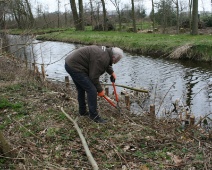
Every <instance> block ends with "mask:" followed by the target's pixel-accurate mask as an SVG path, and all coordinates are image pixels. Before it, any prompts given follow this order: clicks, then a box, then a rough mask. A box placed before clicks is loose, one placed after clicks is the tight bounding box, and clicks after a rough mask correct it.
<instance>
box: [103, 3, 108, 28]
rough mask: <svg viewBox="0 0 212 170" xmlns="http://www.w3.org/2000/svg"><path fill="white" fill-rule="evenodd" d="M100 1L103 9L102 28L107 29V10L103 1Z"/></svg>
mask: <svg viewBox="0 0 212 170" xmlns="http://www.w3.org/2000/svg"><path fill="white" fill-rule="evenodd" d="M101 2H102V9H103V30H104V31H107V30H108V26H107V11H106V8H105V1H104V0H101Z"/></svg>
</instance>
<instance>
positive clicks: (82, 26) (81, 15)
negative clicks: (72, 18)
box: [79, 0, 85, 31]
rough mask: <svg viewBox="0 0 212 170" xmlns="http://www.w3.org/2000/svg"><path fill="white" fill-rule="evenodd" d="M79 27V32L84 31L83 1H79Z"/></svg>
mask: <svg viewBox="0 0 212 170" xmlns="http://www.w3.org/2000/svg"><path fill="white" fill-rule="evenodd" d="M79 25H80V30H81V31H84V30H85V26H84V10H83V1H82V0H79Z"/></svg>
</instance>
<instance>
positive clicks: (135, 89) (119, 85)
mask: <svg viewBox="0 0 212 170" xmlns="http://www.w3.org/2000/svg"><path fill="white" fill-rule="evenodd" d="M103 85H110V86H112V84H103ZM115 86H117V87H123V88H126V89H130V90H134V91H138V92H143V93H149V91H148V90H143V89H137V88H133V87H129V86H125V85H121V84H115Z"/></svg>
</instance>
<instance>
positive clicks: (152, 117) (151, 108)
mask: <svg viewBox="0 0 212 170" xmlns="http://www.w3.org/2000/svg"><path fill="white" fill-rule="evenodd" d="M150 117H151V119H152V121H155V105H153V104H151V105H150Z"/></svg>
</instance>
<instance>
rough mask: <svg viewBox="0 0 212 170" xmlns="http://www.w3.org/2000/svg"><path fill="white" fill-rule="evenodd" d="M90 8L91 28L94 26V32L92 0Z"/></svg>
mask: <svg viewBox="0 0 212 170" xmlns="http://www.w3.org/2000/svg"><path fill="white" fill-rule="evenodd" d="M90 7H91V26H92V30H93V17H94V12H93V4H92V0H90Z"/></svg>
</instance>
